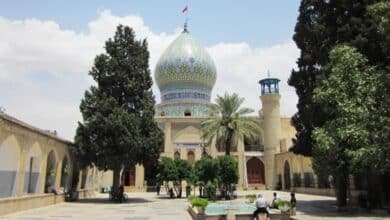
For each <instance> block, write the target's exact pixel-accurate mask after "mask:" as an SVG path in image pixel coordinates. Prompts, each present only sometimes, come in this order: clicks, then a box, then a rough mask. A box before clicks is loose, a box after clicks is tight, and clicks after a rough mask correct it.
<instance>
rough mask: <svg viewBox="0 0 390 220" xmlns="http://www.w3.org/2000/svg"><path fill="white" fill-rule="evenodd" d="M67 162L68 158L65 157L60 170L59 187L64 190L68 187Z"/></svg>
mask: <svg viewBox="0 0 390 220" xmlns="http://www.w3.org/2000/svg"><path fill="white" fill-rule="evenodd" d="M69 171H70V167H69V160H68V157H67V156H65V157H64V160H63V161H62V168H61V185H60V187H64V188H66V187H67V185H68V176H69Z"/></svg>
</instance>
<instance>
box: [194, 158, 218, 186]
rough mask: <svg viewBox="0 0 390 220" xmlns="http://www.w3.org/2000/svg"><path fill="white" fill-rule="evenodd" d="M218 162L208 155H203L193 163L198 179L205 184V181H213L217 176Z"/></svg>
mask: <svg viewBox="0 0 390 220" xmlns="http://www.w3.org/2000/svg"><path fill="white" fill-rule="evenodd" d="M218 165H219V164H218V162H217V161H216V160H214V159H213V158H212V157H210V156H205V157H203V158H202V159H200V160H198V161H196V163H195V173H196V175H197V176H198V181H200V182H201V183H203V185H204V184H206V183H207V182H209V181H210V182H215V181H216V180H217V178H218V170H219V167H218Z"/></svg>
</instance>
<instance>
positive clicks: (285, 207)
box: [275, 199, 291, 220]
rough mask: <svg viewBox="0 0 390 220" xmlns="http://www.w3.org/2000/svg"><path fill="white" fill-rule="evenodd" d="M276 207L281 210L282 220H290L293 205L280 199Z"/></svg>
mask: <svg viewBox="0 0 390 220" xmlns="http://www.w3.org/2000/svg"><path fill="white" fill-rule="evenodd" d="M275 204H276V207H277V208H278V209H279V210H280V212H281V214H282V218H281V219H282V220H285V219H286V220H287V219H290V212H289V210H290V208H291V203H290V202H289V201H286V200H282V199H279V200H277V201H276V202H275Z"/></svg>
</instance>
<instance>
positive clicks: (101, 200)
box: [75, 197, 152, 204]
mask: <svg viewBox="0 0 390 220" xmlns="http://www.w3.org/2000/svg"><path fill="white" fill-rule="evenodd" d="M149 202H152V201H150V200H148V199H144V198H131V197H130V198H128V199H127V201H126V202H122V203H119V202H116V201H111V200H109V199H108V198H86V199H80V200H79V201H76V202H75V203H95V204H126V203H131V204H134V203H149Z"/></svg>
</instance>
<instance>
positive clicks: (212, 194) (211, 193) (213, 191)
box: [205, 181, 217, 200]
mask: <svg viewBox="0 0 390 220" xmlns="http://www.w3.org/2000/svg"><path fill="white" fill-rule="evenodd" d="M205 189H206V192H207V197H208V198H209V199H211V200H215V198H216V197H217V187H216V186H215V184H214V183H212V182H210V181H209V182H207V184H206V186H205Z"/></svg>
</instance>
